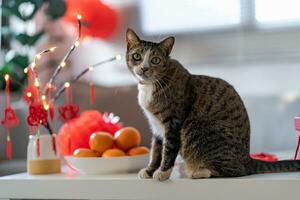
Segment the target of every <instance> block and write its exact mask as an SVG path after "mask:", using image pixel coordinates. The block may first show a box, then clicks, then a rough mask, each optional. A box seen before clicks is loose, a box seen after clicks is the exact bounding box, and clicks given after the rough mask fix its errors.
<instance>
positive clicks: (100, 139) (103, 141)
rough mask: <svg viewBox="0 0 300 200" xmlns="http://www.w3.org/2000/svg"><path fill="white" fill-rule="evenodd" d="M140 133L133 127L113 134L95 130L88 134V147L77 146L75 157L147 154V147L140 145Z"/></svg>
mask: <svg viewBox="0 0 300 200" xmlns="http://www.w3.org/2000/svg"><path fill="white" fill-rule="evenodd" d="M140 143H141V134H140V133H139V131H138V130H137V129H135V128H133V127H125V128H122V129H120V130H119V131H117V132H116V133H115V134H114V136H112V135H111V134H109V133H106V132H103V131H101V132H96V133H93V134H92V135H91V136H90V139H89V146H90V148H89V149H88V148H79V149H76V150H75V151H74V153H73V156H75V157H121V156H136V155H143V154H148V153H149V149H148V148H147V147H143V146H140Z"/></svg>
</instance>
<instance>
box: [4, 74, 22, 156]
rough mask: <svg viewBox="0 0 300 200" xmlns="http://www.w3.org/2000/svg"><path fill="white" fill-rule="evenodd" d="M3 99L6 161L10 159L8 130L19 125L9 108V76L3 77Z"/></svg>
mask: <svg viewBox="0 0 300 200" xmlns="http://www.w3.org/2000/svg"><path fill="white" fill-rule="evenodd" d="M4 78H5V97H6V105H5V109H4V119H3V120H2V121H1V124H2V126H3V127H4V128H5V129H6V157H7V159H9V160H10V159H11V158H12V143H11V138H10V128H14V127H16V126H17V125H18V124H19V119H18V118H17V115H16V112H15V110H14V109H13V108H11V107H10V94H9V86H10V81H9V75H8V74H6V75H5V77H4Z"/></svg>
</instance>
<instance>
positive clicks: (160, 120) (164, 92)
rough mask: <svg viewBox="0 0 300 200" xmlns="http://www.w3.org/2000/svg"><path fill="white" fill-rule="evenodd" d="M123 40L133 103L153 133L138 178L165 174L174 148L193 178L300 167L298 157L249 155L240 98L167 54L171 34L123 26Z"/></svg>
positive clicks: (247, 127) (246, 123) (247, 128)
mask: <svg viewBox="0 0 300 200" xmlns="http://www.w3.org/2000/svg"><path fill="white" fill-rule="evenodd" d="M126 42H127V53H126V60H127V65H128V68H129V70H130V71H131V72H132V74H133V75H134V76H135V77H136V78H137V79H138V80H139V83H138V91H139V92H138V102H139V104H140V106H141V107H142V109H143V111H144V113H145V115H146V117H147V118H148V121H149V124H150V127H151V130H152V134H153V141H152V148H151V156H150V162H149V164H148V166H147V167H146V168H145V169H142V170H141V171H140V172H139V177H140V178H154V179H156V180H159V181H163V180H166V179H168V178H169V177H170V174H171V172H172V168H173V166H174V162H175V159H176V157H177V155H178V153H179V154H180V155H181V157H182V158H183V160H184V162H185V165H186V171H187V175H188V176H189V177H190V178H194V179H197V178H209V177H238V176H245V175H250V174H256V173H268V172H290V171H299V170H300V161H293V160H290V161H288V160H286V161H278V162H263V161H258V160H254V159H252V158H251V157H250V156H249V144H250V123H249V118H248V114H247V111H246V108H245V106H244V104H243V101H242V99H241V97H240V96H239V94H238V93H237V92H236V91H235V89H234V88H233V87H232V86H231V85H230V84H229V83H227V82H226V81H224V80H222V79H220V78H213V77H209V76H203V75H192V74H190V73H189V72H188V71H187V70H186V69H185V68H184V67H183V66H182V65H181V64H180V63H179V62H178V61H176V60H174V59H171V58H170V57H169V55H170V53H171V50H172V48H173V45H174V42H175V38H174V37H168V38H166V39H164V40H163V41H161V42H159V43H154V42H149V41H144V40H141V39H140V38H139V37H138V36H137V35H136V33H135V32H134V31H133V30H131V29H128V30H127V32H126Z"/></svg>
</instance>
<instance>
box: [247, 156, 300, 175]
mask: <svg viewBox="0 0 300 200" xmlns="http://www.w3.org/2000/svg"><path fill="white" fill-rule="evenodd" d="M252 161H253V162H252V167H251V168H252V170H251V172H250V173H251V174H261V173H276V172H296V171H300V160H281V161H273V162H266V161H261V160H255V159H252Z"/></svg>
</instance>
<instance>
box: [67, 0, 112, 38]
mask: <svg viewBox="0 0 300 200" xmlns="http://www.w3.org/2000/svg"><path fill="white" fill-rule="evenodd" d="M66 5H67V10H66V13H65V16H64V20H65V21H66V22H71V23H72V24H74V25H76V24H77V22H76V20H75V19H76V16H77V14H80V15H81V16H82V23H83V27H82V36H83V37H86V36H90V37H96V38H102V39H107V38H110V37H111V36H112V35H113V33H114V32H115V30H116V27H117V13H116V11H115V10H113V9H112V8H110V7H109V6H107V5H105V4H103V3H102V2H101V1H100V0H88V1H78V0H66Z"/></svg>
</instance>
